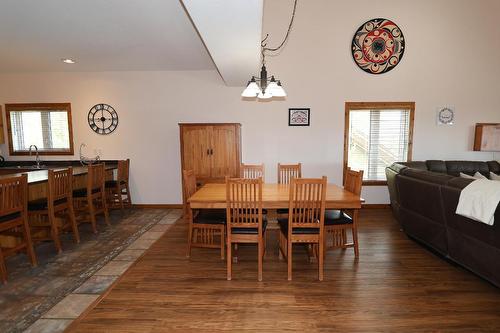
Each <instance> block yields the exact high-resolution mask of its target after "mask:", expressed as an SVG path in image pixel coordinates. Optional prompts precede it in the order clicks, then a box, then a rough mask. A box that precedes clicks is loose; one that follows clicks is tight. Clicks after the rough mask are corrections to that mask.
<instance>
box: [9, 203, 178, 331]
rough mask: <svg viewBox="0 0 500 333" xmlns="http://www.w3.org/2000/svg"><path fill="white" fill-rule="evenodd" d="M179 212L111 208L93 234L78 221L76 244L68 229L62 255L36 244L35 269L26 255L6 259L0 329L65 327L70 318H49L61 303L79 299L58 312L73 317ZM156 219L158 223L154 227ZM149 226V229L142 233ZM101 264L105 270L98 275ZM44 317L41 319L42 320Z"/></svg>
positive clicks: (63, 240)
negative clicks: (5, 281) (6, 277)
mask: <svg viewBox="0 0 500 333" xmlns="http://www.w3.org/2000/svg"><path fill="white" fill-rule="evenodd" d="M181 215H182V212H181V211H180V210H166V209H129V210H126V211H124V212H123V213H122V212H120V211H113V212H111V216H110V217H111V226H110V227H107V226H106V225H105V224H104V223H103V221H102V219H101V220H98V230H99V233H98V234H97V235H94V234H92V232H91V231H90V225H89V224H82V225H80V226H79V230H80V237H81V242H80V244H75V243H74V242H73V239H72V237H71V234H64V235H62V245H63V253H62V254H60V255H56V253H55V249H54V245H53V243H52V242H46V243H40V244H37V245H36V247H35V251H36V253H37V258H38V261H39V264H38V266H37V267H35V268H32V267H31V265H30V264H29V261H28V260H27V258H26V256H25V255H24V254H20V255H17V256H14V257H11V258H8V259H7V270H8V273H9V276H8V278H9V281H8V283H7V284H5V285H0V332H2V333H3V332H5V333H10V332H23V331H24V330H26V329H28V327H29V329H28V330H27V331H26V332H62V331H64V329H65V327H66V326H67V325H69V322H71V320H72V319H69V321H68V319H66V318H65V319H49V318H52V317H51V316H56V314H55V313H56V312H55V311H56V310H57V308H58V306H59V304H58V303H59V302H61V301H62V302H65V301H66V297H70V296H71V298H70V300H73V301H75V300H77V302H76V303H74V304H73V303H71V304H72V306H71V307H68V308H67V309H64V311H68V313H64V312H62V315H63V316H64V315H68V316H70V317H68V318H74V317H72V316H73V315H76V312H78V311H77V310H79V309H80V308H83V309H82V311H83V310H85V308H86V307H87V306H88V305H89V304H90V303H92V302H93V301H91V302H90V303H88V302H87V301H88V300H91V299H93V300H95V299H97V297H98V294H100V293H102V292H103V291H105V290H106V289H107V288H108V287H109V286H110V285H111V284H112V283H113V282H114V280H115V279H116V278H118V275H120V274H121V273H123V271H125V270H126V269H127V268H128V266H130V265H131V264H132V263H133V262H134V261H135V260H136V259H137V258H138V257H140V256H141V254H142V252H144V250H145V249H147V248H148V247H149V246H150V245H151V244H152V243H154V242H155V241H156V239H154V237H156V234H162V233H163V232H162V230H165V231H166V229H164V225H168V226H169V225H170V224H173V223H174V222H175V221H176V220H177V219H179V217H180V216H181ZM172 220H173V222H171V221H172ZM160 222H163V223H162V225H158V226H160V228H156V229H154V230H152V228H153V227H154V226H155V225H157V224H158V223H160ZM167 229H168V228H167ZM149 230H151V233H150V234H148V235H147V236H146V237H145V238H142V237H141V236H143V235H144V234H145V233H146V232H148V231H149ZM131 245H132V247H130V246H131ZM122 253H123V254H122ZM120 255H121V257H120ZM115 259H116V260H115ZM108 263H112V264H111V265H109V266H108ZM105 267H107V268H106V269H105V270H103V271H102V272H103V273H104V274H96V273H97V272H99V271H100V270H102V269H103V268H105ZM72 292H73V293H74V294H71V293H72ZM68 295H69V296H68ZM87 303H88V304H87ZM56 304H57V305H56ZM78 304H79V305H78ZM54 305H56V306H55V307H54ZM53 307H54V308H53ZM61 311H62V310H61ZM71 311H73V312H71ZM42 316H43V317H44V318H45V319H40V318H41V317H42ZM58 318H62V317H58Z"/></svg>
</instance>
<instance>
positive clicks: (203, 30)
mask: <svg viewBox="0 0 500 333" xmlns="http://www.w3.org/2000/svg"><path fill="white" fill-rule="evenodd" d="M182 3H183V5H184V8H185V9H186V12H187V13H188V15H189V16H190V18H191V21H192V22H193V24H194V26H195V27H196V29H197V30H198V33H199V35H200V37H201V39H202V40H203V43H204V44H205V46H206V48H207V50H208V52H209V53H210V56H211V57H212V60H213V61H214V63H215V66H216V67H217V70H218V71H219V73H220V75H221V76H222V79H223V80H224V82H225V83H226V85H228V86H245V85H246V83H247V81H248V80H249V77H250V76H251V75H252V74H254V73H256V72H258V70H259V63H260V41H261V37H262V14H263V0H211V1H207V0H182Z"/></svg>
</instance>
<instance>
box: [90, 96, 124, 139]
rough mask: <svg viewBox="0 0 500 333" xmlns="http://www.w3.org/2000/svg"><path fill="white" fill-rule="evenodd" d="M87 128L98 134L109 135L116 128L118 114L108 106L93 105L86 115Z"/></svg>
mask: <svg viewBox="0 0 500 333" xmlns="http://www.w3.org/2000/svg"><path fill="white" fill-rule="evenodd" d="M88 120H89V126H90V128H92V130H93V131H94V132H96V133H98V134H103V135H104V134H110V133H112V132H113V131H114V130H115V129H116V127H117V126H118V113H116V111H115V109H114V108H113V107H112V106H111V105H108V104H96V105H94V106H93V107H92V108H91V109H90V111H89V114H88Z"/></svg>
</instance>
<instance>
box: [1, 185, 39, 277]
mask: <svg viewBox="0 0 500 333" xmlns="http://www.w3.org/2000/svg"><path fill="white" fill-rule="evenodd" d="M27 210H28V176H27V175H22V176H19V177H9V178H4V179H1V180H0V234H2V235H3V236H10V237H13V238H15V239H16V242H15V244H12V246H11V247H3V246H2V247H0V278H1V279H2V282H3V283H5V282H7V267H6V266H5V258H7V257H9V256H12V255H14V254H16V253H18V252H21V251H25V252H26V254H27V255H28V257H29V258H30V261H31V265H32V266H36V265H37V259H36V255H35V250H34V249H33V242H32V240H31V232H30V228H29V225H28V211H27Z"/></svg>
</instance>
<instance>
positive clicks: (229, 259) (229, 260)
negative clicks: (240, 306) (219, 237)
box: [226, 239, 233, 281]
mask: <svg viewBox="0 0 500 333" xmlns="http://www.w3.org/2000/svg"><path fill="white" fill-rule="evenodd" d="M231 245H232V244H231V240H230V239H228V241H227V245H226V251H227V253H226V265H227V266H226V269H227V280H228V281H231V278H232V265H233V258H232V253H231V250H232V246H231Z"/></svg>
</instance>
